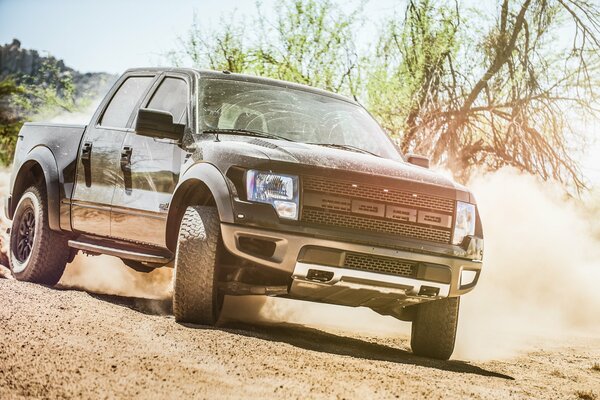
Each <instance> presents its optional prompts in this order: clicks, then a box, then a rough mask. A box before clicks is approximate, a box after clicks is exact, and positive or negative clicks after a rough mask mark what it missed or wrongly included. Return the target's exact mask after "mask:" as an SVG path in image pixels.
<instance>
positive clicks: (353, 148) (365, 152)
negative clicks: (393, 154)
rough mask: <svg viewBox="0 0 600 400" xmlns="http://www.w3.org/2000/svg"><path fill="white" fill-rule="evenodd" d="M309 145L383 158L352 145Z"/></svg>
mask: <svg viewBox="0 0 600 400" xmlns="http://www.w3.org/2000/svg"><path fill="white" fill-rule="evenodd" d="M307 144H314V145H316V146H323V147H332V148H334V149H342V150H350V151H355V152H358V153H364V154H370V155H372V156H375V157H381V156H380V155H379V154H375V153H373V152H370V151H369V150H365V149H361V148H360V147H356V146H352V145H350V144H338V143H307Z"/></svg>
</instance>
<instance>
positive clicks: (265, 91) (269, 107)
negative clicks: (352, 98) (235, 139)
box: [199, 79, 401, 160]
mask: <svg viewBox="0 0 600 400" xmlns="http://www.w3.org/2000/svg"><path fill="white" fill-rule="evenodd" d="M199 105H200V109H201V121H202V129H203V130H207V131H211V130H215V129H217V130H219V129H229V130H250V131H254V132H262V133H267V134H271V135H276V136H279V137H282V138H285V139H287V140H291V141H295V142H302V143H310V144H322V145H338V146H349V147H355V148H358V149H362V150H365V151H367V152H370V153H373V154H376V155H378V156H381V157H385V158H389V159H394V160H398V159H401V156H400V154H399V153H398V150H397V149H396V147H395V146H394V145H393V143H392V142H391V140H390V139H389V138H388V136H387V134H386V133H385V132H384V131H383V129H381V127H380V126H379V125H378V124H377V122H376V121H375V120H374V119H373V118H372V117H371V116H370V115H369V113H368V112H367V111H365V109H363V108H362V107H360V106H359V105H357V104H354V103H352V102H349V101H345V100H342V99H339V98H335V97H333V96H328V95H326V94H319V93H313V92H310V91H305V90H300V89H295V88H286V87H281V86H277V85H268V84H262V83H253V82H243V81H237V80H229V79H207V80H205V81H203V85H202V88H201V91H200V99H199Z"/></svg>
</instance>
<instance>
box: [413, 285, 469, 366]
mask: <svg viewBox="0 0 600 400" xmlns="http://www.w3.org/2000/svg"><path fill="white" fill-rule="evenodd" d="M459 304H460V298H459V297H448V298H446V299H441V300H434V301H429V302H427V303H423V304H419V305H417V306H415V307H417V309H416V312H415V317H414V319H413V322H412V336H411V340H410V346H411V348H412V351H413V353H414V354H416V355H418V356H423V357H429V358H437V359H439V360H448V359H449V358H450V356H451V355H452V352H453V351H454V343H455V341H456V327H457V325H458V309H459Z"/></svg>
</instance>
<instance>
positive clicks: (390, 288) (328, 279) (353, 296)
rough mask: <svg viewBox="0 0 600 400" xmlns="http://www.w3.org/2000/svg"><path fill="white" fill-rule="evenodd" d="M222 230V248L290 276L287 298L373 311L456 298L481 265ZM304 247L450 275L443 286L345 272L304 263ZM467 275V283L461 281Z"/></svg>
mask: <svg viewBox="0 0 600 400" xmlns="http://www.w3.org/2000/svg"><path fill="white" fill-rule="evenodd" d="M221 231H222V234H223V241H224V244H225V247H226V248H227V250H228V251H229V252H231V253H232V254H234V255H236V256H238V257H241V258H244V259H247V260H250V261H252V262H254V263H256V264H259V265H263V266H265V267H269V268H273V269H276V270H279V271H283V272H286V273H289V274H290V276H291V277H292V284H291V287H290V291H289V296H290V297H294V298H301V299H306V300H312V301H319V302H327V303H334V304H342V305H353V306H358V305H364V306H367V307H370V308H373V309H375V308H377V307H379V308H381V307H384V305H385V307H384V308H389V307H390V302H393V303H395V305H396V306H398V305H399V306H401V307H404V306H406V305H410V304H414V303H419V302H421V301H427V300H433V299H438V298H444V297H454V296H460V295H462V294H465V293H467V292H469V291H470V290H472V289H473V287H474V286H475V285H476V284H477V280H478V279H479V274H480V271H481V267H482V263H481V262H480V261H476V260H468V259H462V258H455V257H448V256H441V255H440V256H436V255H430V254H422V253H416V252H415V253H413V252H410V251H404V250H395V249H389V248H385V247H376V246H369V245H362V244H356V243H347V242H343V241H338V240H328V239H322V238H315V237H311V236H305V235H300V234H296V233H289V232H280V231H271V230H266V229H260V228H256V227H249V226H244V225H235V224H226V223H222V224H221ZM240 239H241V241H242V242H243V241H244V240H246V239H253V240H259V241H261V242H262V243H271V244H272V246H273V248H272V251H270V252H269V254H268V255H264V254H263V255H259V254H256V253H252V252H249V251H248V249H247V248H245V247H244V246H243V244H240V243H241V241H240ZM307 248H320V249H327V250H332V251H334V252H335V251H338V252H340V253H342V254H346V253H347V252H348V253H349V252H351V253H353V254H362V255H368V256H370V257H371V256H372V257H385V258H386V259H398V260H405V261H407V262H413V263H419V264H427V265H435V266H440V267H443V268H446V269H447V270H448V271H449V279H448V280H447V281H445V282H444V281H440V280H437V281H436V280H431V279H428V278H427V277H426V276H421V277H416V276H396V275H390V274H385V273H376V272H370V271H362V270H359V269H357V268H352V269H349V268H344V267H343V265H335V263H334V264H332V263H326V262H318V261H314V260H308V262H307V260H306V258H305V257H304V254H305V253H306V249H307ZM311 271H312V272H311ZM467 275H468V279H467V280H465V277H466V276H467ZM376 311H377V310H376Z"/></svg>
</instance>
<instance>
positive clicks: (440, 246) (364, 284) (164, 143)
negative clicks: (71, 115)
mask: <svg viewBox="0 0 600 400" xmlns="http://www.w3.org/2000/svg"><path fill="white" fill-rule="evenodd" d="M428 168H429V160H428V159H427V158H425V157H421V156H416V155H403V154H402V153H401V152H400V151H399V150H398V148H397V147H396V145H395V144H394V142H392V141H391V140H390V139H389V138H388V136H387V135H386V133H385V132H384V131H383V130H382V128H381V127H380V126H379V125H378V124H377V122H376V121H375V120H374V119H373V118H372V117H371V116H370V115H369V113H368V112H367V111H366V110H365V109H364V108H363V107H361V105H359V104H358V103H356V102H355V101H353V100H350V99H348V98H346V97H342V96H339V95H337V94H333V93H330V92H327V91H323V90H318V89H314V88H311V87H307V86H302V85H297V84H292V83H289V82H282V81H277V80H271V79H265V78H260V77H255V76H246V75H238V74H232V73H230V72H228V71H224V72H215V71H200V70H194V69H180V68H174V69H156V68H143V69H131V70H128V71H127V72H125V73H124V74H123V75H122V76H121V77H120V78H119V79H118V81H117V82H116V83H115V85H114V86H113V87H112V89H111V90H110V91H109V93H108V94H107V95H106V97H105V98H104V100H103V101H102V102H101V103H100V105H99V107H98V109H97V110H96V112H95V114H94V115H93V116H92V119H91V121H90V122H89V124H88V125H86V126H83V125H59V124H45V123H28V124H25V125H24V126H23V128H22V130H21V132H20V133H19V137H18V141H17V146H16V153H15V157H14V162H13V169H12V176H11V182H10V194H9V196H8V197H7V199H6V204H5V213H6V215H7V216H8V217H9V219H11V220H12V227H11V230H10V267H11V269H12V272H13V273H14V276H15V277H16V278H17V279H19V280H24V281H30V282H37V283H40V284H45V285H54V284H56V283H57V282H58V281H59V279H60V278H61V275H62V274H63V271H64V269H65V265H66V264H67V263H68V262H70V261H72V260H73V257H75V255H76V254H77V252H79V251H82V252H84V253H87V254H92V255H97V254H107V255H111V256H115V257H119V258H120V259H122V260H123V262H124V263H125V264H126V265H127V266H129V267H131V268H134V269H135V270H138V271H150V270H152V269H154V268H159V267H165V266H166V267H171V268H174V278H173V280H174V282H173V286H174V290H173V312H174V314H175V319H176V320H177V321H180V322H188V323H195V324H201V325H213V324H215V323H216V321H217V319H218V318H219V314H220V311H221V308H222V304H223V299H224V296H225V295H266V296H279V297H286V298H290V299H297V300H304V301H312V302H317V303H329V304H336V305H345V306H351V307H358V306H362V307H368V308H370V309H372V310H374V311H376V312H377V313H380V314H383V315H390V316H393V317H395V318H398V319H400V320H404V321H412V338H411V346H412V350H413V352H414V353H415V354H417V355H421V356H426V357H433V358H438V359H448V358H449V357H450V356H451V354H452V351H453V349H454V342H455V336H456V326H457V318H458V309H459V299H460V296H461V295H463V294H465V293H467V292H469V291H470V290H471V289H473V287H474V286H475V285H476V283H477V281H478V278H479V274H480V271H481V267H482V256H483V233H482V226H481V222H480V218H479V214H478V211H477V206H476V204H475V199H474V197H473V195H472V194H471V192H469V190H468V189H466V188H465V187H463V186H461V185H459V184H456V183H454V182H452V181H451V180H449V179H448V178H446V177H444V176H442V175H440V174H438V173H435V172H433V171H431V170H429V169H428Z"/></svg>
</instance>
